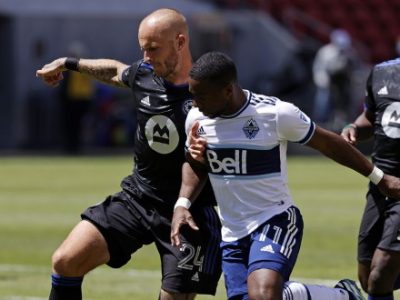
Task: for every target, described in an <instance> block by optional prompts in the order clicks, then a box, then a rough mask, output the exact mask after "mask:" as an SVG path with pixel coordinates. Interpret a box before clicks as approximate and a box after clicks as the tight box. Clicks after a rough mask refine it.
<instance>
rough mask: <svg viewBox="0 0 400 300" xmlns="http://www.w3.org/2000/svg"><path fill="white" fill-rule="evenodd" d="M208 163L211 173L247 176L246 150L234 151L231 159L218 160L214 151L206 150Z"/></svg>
mask: <svg viewBox="0 0 400 300" xmlns="http://www.w3.org/2000/svg"><path fill="white" fill-rule="evenodd" d="M207 158H208V163H209V165H210V168H211V171H212V173H217V174H218V173H222V174H247V164H246V163H247V150H234V153H233V157H229V156H228V157H227V156H225V157H224V158H222V159H219V158H218V153H217V152H216V151H214V150H207Z"/></svg>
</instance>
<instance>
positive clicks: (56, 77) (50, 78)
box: [36, 58, 66, 87]
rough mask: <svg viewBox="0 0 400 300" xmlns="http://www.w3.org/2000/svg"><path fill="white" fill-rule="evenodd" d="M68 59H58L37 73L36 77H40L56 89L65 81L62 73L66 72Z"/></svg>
mask: <svg viewBox="0 0 400 300" xmlns="http://www.w3.org/2000/svg"><path fill="white" fill-rule="evenodd" d="M65 59H66V58H58V59H56V60H54V61H52V62H51V63H49V64H47V65H44V66H43V67H42V68H41V69H40V70H37V71H36V77H40V78H42V79H43V81H44V82H45V83H46V84H47V85H49V86H51V87H56V86H58V84H59V83H60V81H61V80H63V78H64V77H63V75H62V72H63V71H65V70H66V68H65V67H64V63H65Z"/></svg>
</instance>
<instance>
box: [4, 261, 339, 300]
mask: <svg viewBox="0 0 400 300" xmlns="http://www.w3.org/2000/svg"><path fill="white" fill-rule="evenodd" d="M107 271H108V270H107V268H99V269H96V270H95V272H96V273H100V274H105V273H106V272H107ZM119 271H120V272H121V273H123V274H125V275H127V276H131V277H140V278H143V277H146V278H154V279H157V278H160V276H161V275H160V271H155V270H133V269H130V270H128V269H123V270H119ZM2 272H14V273H34V274H38V273H41V274H46V273H48V274H49V277H50V268H46V267H39V266H29V265H13V264H0V274H1V273H2ZM49 280H50V279H49ZM221 280H223V279H222V277H221ZM292 280H293V281H298V282H302V283H308V284H320V285H326V286H331V287H333V286H334V285H335V284H336V283H337V282H338V280H339V279H338V280H328V279H317V278H292ZM47 299H48V298H42V297H29V296H26V297H25V296H16V295H15V296H4V297H0V300H47Z"/></svg>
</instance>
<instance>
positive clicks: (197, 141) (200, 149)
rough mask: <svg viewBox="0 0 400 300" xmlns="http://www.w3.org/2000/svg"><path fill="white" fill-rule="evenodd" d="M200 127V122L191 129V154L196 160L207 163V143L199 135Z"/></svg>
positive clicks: (189, 139)
mask: <svg viewBox="0 0 400 300" xmlns="http://www.w3.org/2000/svg"><path fill="white" fill-rule="evenodd" d="M199 126H200V124H199V122H195V123H194V124H193V126H192V128H191V129H190V132H189V136H188V142H189V153H190V156H191V157H192V158H193V159H194V160H197V161H199V162H201V163H205V158H204V152H205V150H206V146H207V141H206V139H204V138H202V137H200V136H199V134H198V133H197V131H198V129H199Z"/></svg>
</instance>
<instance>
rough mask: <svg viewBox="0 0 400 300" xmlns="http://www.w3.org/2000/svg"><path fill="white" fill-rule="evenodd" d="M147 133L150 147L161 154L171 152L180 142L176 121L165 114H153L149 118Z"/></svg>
mask: <svg viewBox="0 0 400 300" xmlns="http://www.w3.org/2000/svg"><path fill="white" fill-rule="evenodd" d="M145 135H146V138H147V142H148V144H149V146H150V148H151V149H153V150H154V151H156V152H158V153H161V154H168V153H171V152H172V151H174V150H175V149H176V147H177V146H178V144H179V134H178V130H177V129H176V126H175V124H174V122H172V120H171V119H170V118H168V117H166V116H163V115H156V116H152V117H151V118H150V119H149V120H147V123H146V125H145Z"/></svg>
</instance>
